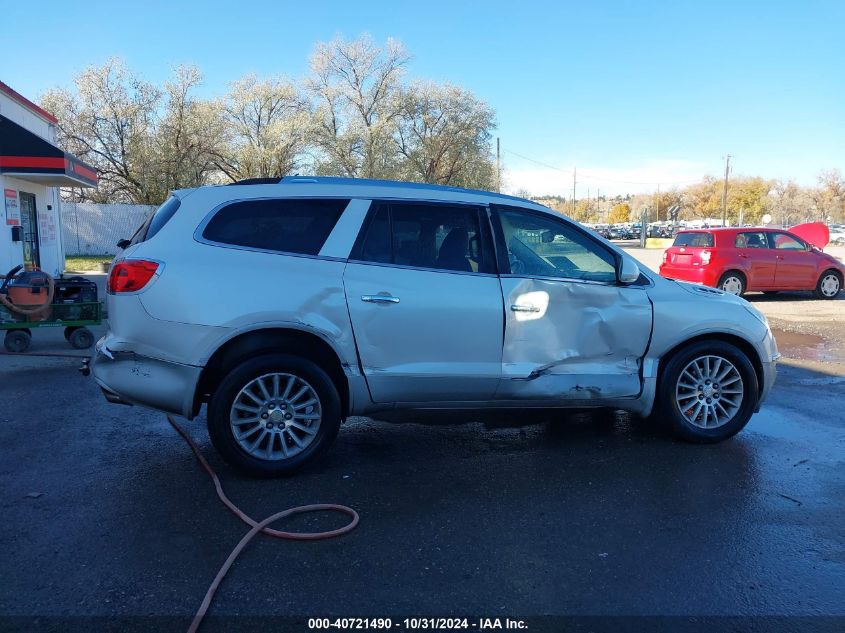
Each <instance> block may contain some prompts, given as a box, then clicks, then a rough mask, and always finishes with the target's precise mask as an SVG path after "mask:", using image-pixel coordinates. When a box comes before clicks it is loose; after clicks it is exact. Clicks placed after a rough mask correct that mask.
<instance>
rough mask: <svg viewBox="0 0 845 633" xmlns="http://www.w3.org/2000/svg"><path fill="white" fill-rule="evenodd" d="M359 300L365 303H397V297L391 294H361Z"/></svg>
mask: <svg viewBox="0 0 845 633" xmlns="http://www.w3.org/2000/svg"><path fill="white" fill-rule="evenodd" d="M361 301H366V302H367V303H399V297H394V296H392V295H361Z"/></svg>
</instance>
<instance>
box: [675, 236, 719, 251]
mask: <svg viewBox="0 0 845 633" xmlns="http://www.w3.org/2000/svg"><path fill="white" fill-rule="evenodd" d="M672 246H692V247H700V248H712V246H713V234H712V233H678V235H676V236H675V241H674V242H673V243H672Z"/></svg>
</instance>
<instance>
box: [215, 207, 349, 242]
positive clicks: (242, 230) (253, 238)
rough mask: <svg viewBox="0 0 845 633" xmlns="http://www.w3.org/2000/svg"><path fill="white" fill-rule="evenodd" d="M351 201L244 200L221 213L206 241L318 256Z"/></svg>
mask: <svg viewBox="0 0 845 633" xmlns="http://www.w3.org/2000/svg"><path fill="white" fill-rule="evenodd" d="M347 204H349V200H336V199H332V200H244V201H241V202H233V203H232V204H230V205H227V206H225V207H223V208H222V209H220V210H219V211H218V212H217V213H216V214H215V215H214V217H213V218H211V220H210V221H209V222H208V224H207V225H206V227H205V229H204V230H203V232H202V236H203V238H205V239H207V240H209V241H211V242H217V243H219V244H231V245H233V246H241V247H244V248H255V249H260V250H267V251H278V252H281V253H297V254H301V255H317V254H318V253H319V252H320V249H321V248H323V244H324V243H325V241H326V239H327V238H328V236H329V233H331V232H332V229H333V228H334V226H335V224H337V221H338V219H340V215H341V214H342V213H343V210H344V209H345V208H346V205H347Z"/></svg>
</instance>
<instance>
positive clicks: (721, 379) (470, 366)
mask: <svg viewBox="0 0 845 633" xmlns="http://www.w3.org/2000/svg"><path fill="white" fill-rule="evenodd" d="M558 236H560V237H561V238H562V239H556V238H557V237H558ZM108 289H109V290H108V299H107V300H108V313H109V328H110V329H109V332H108V333H107V334H106V335H105V336H104V337H103V338H102V339H101V340H100V341H99V342H98V343H97V348H96V349H97V351H96V354H95V356H94V358H93V359H92V360H91V362H90V373H91V375H93V377H94V379H95V380H96V381H97V383H98V384H99V385H100V386H101V387H102V389H103V392H104V394H105V396H106V398H107V399H108V400H109V401H111V402H114V403H124V404H129V403H133V404H139V405H143V406H147V407H151V408H153V409H158V410H162V411H167V412H170V413H175V414H178V415H183V416H185V417H187V418H189V419H193V418H195V417H197V416H198V414H199V413H200V410H201V408H202V406H203V405H206V407H207V409H206V410H207V420H208V430H209V434H210V436H211V441H212V443H213V444H214V446H215V447H216V448H217V449H218V451H219V452H220V454H221V455H222V456H223V457H224V458H225V459H226V460H227V461H228V462H229V463H231V464H233V465H234V466H237V467H239V468H240V469H242V470H244V471H245V472H248V473H252V474H258V475H282V474H286V473H290V472H292V471H294V470H295V469H296V468H298V467H299V466H301V465H303V464H305V463H307V462H309V461H311V460H313V459H315V458H317V457H318V456H319V455H321V454H322V453H324V452H325V451H326V450H327V449H328V447H329V445H331V443H332V442H333V441H334V439H335V436H336V435H337V433H338V429H339V427H340V424H341V421H342V420H344V419H345V418H347V417H349V416H357V415H367V414H375V413H378V412H381V411H387V410H398V409H420V408H422V409H469V410H473V409H476V410H477V409H489V408H499V409H503V408H504V409H508V410H510V411H521V410H523V409H527V408H531V407H540V408H543V409H546V408H549V407H554V408H561V409H565V408H576V409H582V408H585V407H586V408H593V407H611V408H613V409H623V410H626V411H630V412H632V413H635V414H638V415H644V416H645V415H649V414H650V413H651V411H652V410H655V411H656V412H657V415H656V417H657V418H658V419H659V420H661V422H665V423H666V424H667V425H668V426H669V427H671V428H672V429H673V430H674V432H675V433H676V434H677V435H678V436H679V437H681V438H684V439H686V440H690V441H694V442H718V441H720V440H724V439H726V438H728V437H731V436H732V435H734V434H735V433H737V432H739V431H740V430H741V429H742V428H743V427H744V426H745V424H746V423H747V422H748V420H749V419H750V418H751V416H752V414H753V413H754V412H755V411H757V410H758V409H759V408H760V404H761V403H762V402H763V400H764V399H765V398H766V395H767V393H768V392H769V390H770V388H771V386H772V384H773V383H774V380H775V373H776V368H775V361H776V360H777V358H778V353H777V346H776V344H775V340H774V337H773V336H772V332H771V329H770V328H769V326H768V323H767V322H766V318H765V317H764V316H763V315H762V314H761V313H760V312H759V311H758V310H757V309H756V308H754V307H753V306H751V305H749V304H748V303H746V302H745V301H742V300H741V299H739V298H737V297H733V296H730V295H726V294H725V293H722V292H717V291H714V290H710V289H706V288H700V287H697V286H693V285H690V284H678V283H675V282H672V281H668V280H666V279H662V278H661V277H659V276H657V275H654V274H653V273H651V271H648V270H640V268H639V266H638V265H637V263H636V261H635V260H634V259H633V258H632V257H631V256H630V255H629V254H628V253H626V252H625V251H623V250H622V249H621V248H617V247H616V246H614V245H613V244H610V243H608V242H607V241H606V240H603V239H600V238H598V237H597V236H595V235H594V234H593V233H590V232H589V231H587V230H586V229H584V228H583V227H581V226H580V225H578V224H576V223H574V222H571V221H569V220H567V219H566V218H564V217H562V216H561V215H560V214H559V213H557V212H554V211H552V210H551V209H548V208H546V207H543V206H540V205H539V204H536V203H533V202H531V201H529V200H523V199H521V198H513V197H510V196H504V195H499V194H494V193H486V192H480V191H468V190H463V189H457V188H455V187H440V186H435V185H423V184H417V183H398V182H388V181H373V180H347V179H342V178H318V177H301V178H299V177H285V178H283V179H281V180H280V181H270V182H267V181H263V182H262V181H259V182H253V183H251V184H248V183H241V184H239V183H234V184H233V185H226V186H208V187H200V188H198V189H188V190H179V191H174V192H173V194H172V196H171V198H170V199H169V200H168V201H167V202H165V203H164V205H162V206H161V207H160V208H159V209H158V211H156V213H155V214H154V215H152V216H151V217H150V219H149V220H147V222H145V224H144V225H143V226H141V227H140V228H139V229H138V231H137V232H136V233H135V235H134V237H133V238H132V239H131V240H130V243H129V244H127V245H126V248H125V249H124V250H123V251H122V252H121V253H120V255H119V256H118V257H117V258H116V259H115V261H114V262H113V264H112V267H111V270H110V272H109V279H108ZM83 369H84V368H83ZM121 419H123V420H124V421H126V418H125V417H122V418H121ZM133 430H134V431H137V428H133Z"/></svg>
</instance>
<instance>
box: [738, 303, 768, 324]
mask: <svg viewBox="0 0 845 633" xmlns="http://www.w3.org/2000/svg"><path fill="white" fill-rule="evenodd" d="M742 307H743V308H745V311H746V312H748V314H750V315H751V316H753V317H754V318H755V319H757V320H758V321H759V322H760V323H762V324H763V325H765V326H766V327H769V320H768V319H767V318H766V315H765V314H763V313H762V312H760V311H759V310H758V309H757V308H755V307H753V306H750V305H744V306H742Z"/></svg>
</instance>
